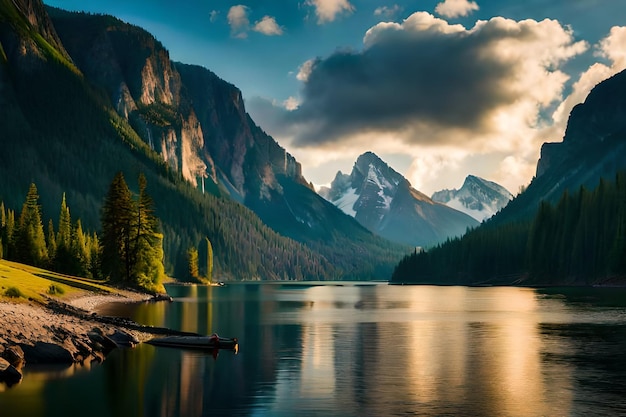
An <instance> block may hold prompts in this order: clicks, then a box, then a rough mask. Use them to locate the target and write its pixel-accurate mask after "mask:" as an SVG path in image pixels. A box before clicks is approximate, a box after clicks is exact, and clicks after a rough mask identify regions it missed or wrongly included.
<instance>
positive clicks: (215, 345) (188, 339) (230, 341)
mask: <svg viewBox="0 0 626 417" xmlns="http://www.w3.org/2000/svg"><path fill="white" fill-rule="evenodd" d="M146 343H149V344H151V345H154V346H167V347H176V348H184V349H207V350H215V349H227V350H234V351H235V352H237V351H238V350H239V342H238V341H237V338H236V337H219V336H218V335H216V334H212V335H211V336H165V337H157V338H154V339H150V340H148V341H146Z"/></svg>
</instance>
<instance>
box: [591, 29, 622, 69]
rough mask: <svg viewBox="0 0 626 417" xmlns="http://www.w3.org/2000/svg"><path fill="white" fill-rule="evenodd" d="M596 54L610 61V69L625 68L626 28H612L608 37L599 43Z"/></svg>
mask: <svg viewBox="0 0 626 417" xmlns="http://www.w3.org/2000/svg"><path fill="white" fill-rule="evenodd" d="M598 50H599V51H598V54H599V55H600V56H602V57H604V58H607V59H609V60H611V61H612V63H613V64H612V68H613V69H614V70H616V72H617V71H621V70H623V69H624V68H626V26H614V27H612V28H611V31H610V32H609V35H608V36H607V37H606V38H604V39H602V40H601V41H600V44H599V45H598Z"/></svg>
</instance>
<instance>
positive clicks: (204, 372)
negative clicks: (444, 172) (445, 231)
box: [0, 283, 626, 417]
mask: <svg viewBox="0 0 626 417" xmlns="http://www.w3.org/2000/svg"><path fill="white" fill-rule="evenodd" d="M168 292H169V293H170V294H171V295H172V296H173V297H174V302H172V303H165V302H164V303H154V304H139V305H122V306H120V305H116V306H107V307H106V308H105V310H106V313H107V314H116V315H120V316H129V317H132V318H133V319H135V320H136V321H138V322H141V323H145V324H151V325H157V326H166V327H171V328H175V329H180V330H185V331H194V332H199V333H203V334H210V333H212V332H218V333H219V334H220V335H221V336H234V337H238V339H239V341H240V350H239V352H238V353H237V354H234V353H233V352H230V351H221V352H220V354H219V356H218V357H217V358H213V357H212V356H211V354H210V353H205V352H198V351H187V350H179V349H172V348H163V347H154V346H150V345H145V344H144V345H140V346H139V347H137V348H135V349H118V350H116V351H114V352H113V353H112V354H110V355H109V356H108V357H107V360H106V361H105V362H104V363H103V364H100V365H93V366H91V367H83V366H72V367H69V368H38V367H28V366H27V367H26V369H25V375H24V380H23V382H22V383H21V384H19V385H17V386H14V387H12V388H10V389H6V388H4V390H3V392H0V415H1V416H3V417H4V416H7V417H8V416H11V417H17V416H29V417H37V416H89V417H99V416H116V417H122V416H151V417H152V416H194V417H198V416H219V415H225V416H226V415H228V416H231V415H233V416H294V415H298V416H409V415H420V416H442V415H443V416H542V415H545V416H578V415H581V416H582V415H586V416H591V415H626V291H625V290H623V289H602V288H596V289H549V290H536V289H528V288H510V287H485V288H467V287H435V286H392V285H386V284H380V283H379V284H358V283H341V284H339V283H336V284H334V285H332V284H326V285H306V284H299V283H294V284H286V283H265V284H251V283H249V284H229V285H226V286H224V287H205V286H170V287H168ZM0 391H2V389H0Z"/></svg>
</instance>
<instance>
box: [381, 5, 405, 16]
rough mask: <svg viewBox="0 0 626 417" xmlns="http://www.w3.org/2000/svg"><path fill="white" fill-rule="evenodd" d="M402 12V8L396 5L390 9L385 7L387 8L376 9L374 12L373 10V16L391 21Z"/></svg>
mask: <svg viewBox="0 0 626 417" xmlns="http://www.w3.org/2000/svg"><path fill="white" fill-rule="evenodd" d="M402 10H403V9H402V7H400V6H399V5H397V4H394V5H393V6H391V7H387V6H382V7H377V8H376V10H374V16H381V17H384V18H386V19H393V18H395V17H396V16H397V15H398V14H400V13H401V12H402Z"/></svg>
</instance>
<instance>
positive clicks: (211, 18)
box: [209, 10, 220, 23]
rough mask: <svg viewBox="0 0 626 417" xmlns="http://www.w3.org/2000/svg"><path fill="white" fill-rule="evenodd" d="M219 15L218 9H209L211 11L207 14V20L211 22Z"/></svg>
mask: <svg viewBox="0 0 626 417" xmlns="http://www.w3.org/2000/svg"><path fill="white" fill-rule="evenodd" d="M219 15H220V12H219V11H218V10H211V13H210V14H209V21H210V22H211V23H215V22H216V21H217V18H218V17H219Z"/></svg>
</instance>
